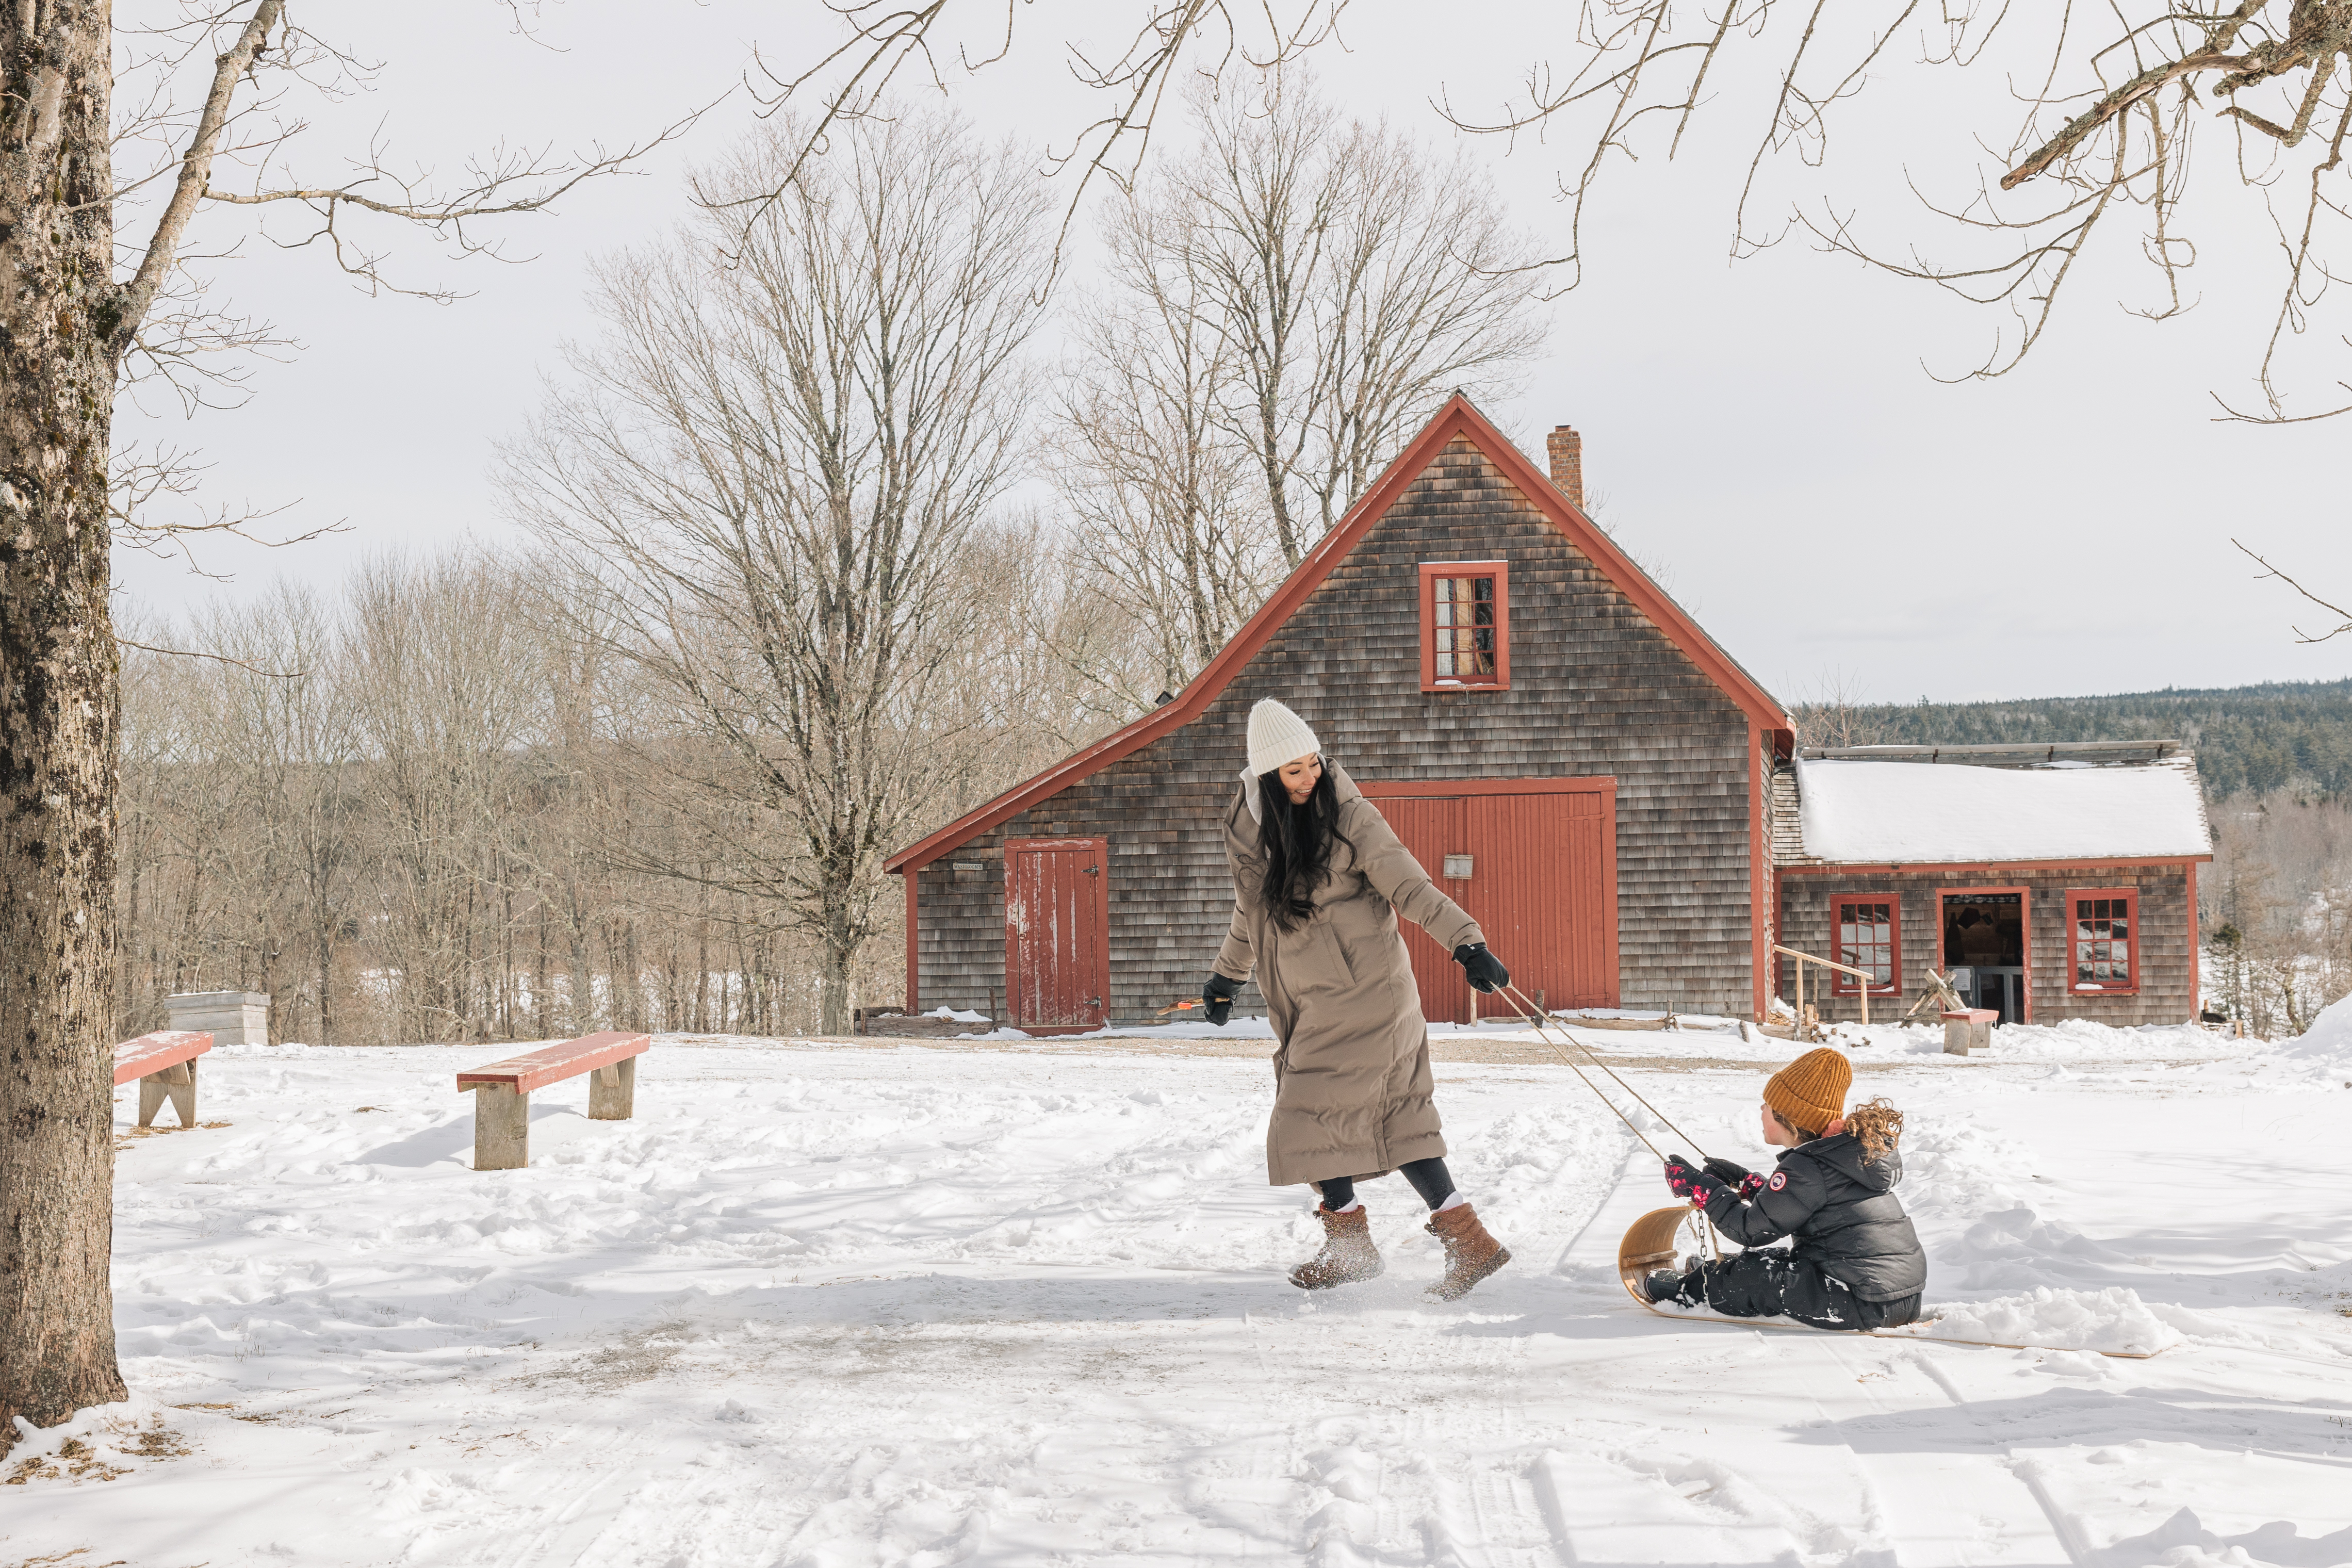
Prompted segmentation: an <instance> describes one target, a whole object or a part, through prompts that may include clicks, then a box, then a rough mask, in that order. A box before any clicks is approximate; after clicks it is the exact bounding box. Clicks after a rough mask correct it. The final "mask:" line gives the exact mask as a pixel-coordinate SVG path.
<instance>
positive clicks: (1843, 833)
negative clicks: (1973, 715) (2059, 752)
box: [1797, 762, 2213, 864]
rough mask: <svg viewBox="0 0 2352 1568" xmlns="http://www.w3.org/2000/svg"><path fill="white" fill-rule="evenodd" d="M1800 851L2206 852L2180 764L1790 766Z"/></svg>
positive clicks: (2199, 814) (1877, 854)
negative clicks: (1799, 800) (1798, 800)
mask: <svg viewBox="0 0 2352 1568" xmlns="http://www.w3.org/2000/svg"><path fill="white" fill-rule="evenodd" d="M1797 787H1798V790H1799V792H1800V793H1801V795H1802V796H1803V808H1802V812H1801V818H1800V821H1801V826H1802V829H1803V833H1804V839H1805V853H1806V854H1808V855H1814V856H1818V857H1820V858H1822V859H1824V860H1851V861H1890V862H1895V863H1898V864H1899V863H1906V862H1911V861H1922V860H1925V861H1950V860H2043V859H2048V860H2071V859H2076V858H2086V857H2090V856H2095V855H2131V856H2159V855H2203V854H2206V853H2208V852H2209V851H2210V850H2211V848H2212V847H2213V846H2212V842H2211V839H2210V836H2209V835H2208V834H2207V832H2206V829H2205V813H2204V810H2203V808H2202V806H2201V805H2200V802H2199V800H2198V796H2197V781H2196V779H2195V777H2194V776H2193V775H2192V774H2191V773H2189V771H2188V770H2186V769H2183V768H2172V767H2149V766H2137V767H2124V766H2117V767H2097V768H1979V767H1969V766H1967V765H1965V764H1958V765H1947V764H1943V763H1849V762H1835V763H1800V764H1799V765H1798V771H1797Z"/></svg>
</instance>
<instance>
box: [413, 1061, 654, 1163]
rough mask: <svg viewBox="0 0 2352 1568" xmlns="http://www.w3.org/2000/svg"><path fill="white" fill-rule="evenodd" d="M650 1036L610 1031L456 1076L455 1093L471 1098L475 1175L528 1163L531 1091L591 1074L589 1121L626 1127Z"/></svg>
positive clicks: (634, 1108)
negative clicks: (470, 1094) (640, 1059)
mask: <svg viewBox="0 0 2352 1568" xmlns="http://www.w3.org/2000/svg"><path fill="white" fill-rule="evenodd" d="M653 1043H654V1042H653V1037H652V1036H650V1035H632V1034H627V1033H625V1032H623V1031H621V1030H617V1029H608V1030H606V1031H605V1032H604V1033H603V1034H601V1035H583V1036H581V1037H580V1038H578V1039H576V1040H564V1041H562V1042H561V1043H560V1044H557V1045H552V1046H541V1047H540V1048H539V1049H537V1050H535V1051H530V1052H527V1053H525V1054H524V1055H522V1056H519V1057H509V1058H507V1059H506V1060H505V1061H502V1062H492V1063H491V1064H490V1065H489V1066H488V1067H486V1068H475V1069H474V1070H473V1071H472V1072H461V1073H459V1074H458V1075H457V1092H458V1093H460V1094H465V1093H467V1092H470V1093H472V1095H473V1097H474V1169H476V1170H477V1171H520V1170H521V1169H522V1168H523V1167H524V1166H525V1165H528V1164H530V1091H531V1090H532V1089H544V1088H545V1087H546V1086H547V1085H549V1084H551V1083H561V1082H562V1081H563V1080H564V1079H567V1078H577V1077H578V1076H579V1075H580V1074H582V1073H583V1072H584V1073H587V1074H590V1075H591V1076H590V1078H589V1079H588V1115H589V1117H590V1119H591V1120H593V1121H627V1120H629V1118H630V1116H631V1115H632V1114H633V1113H634V1112H635V1110H636V1104H637V1058H638V1057H639V1056H640V1055H641V1054H643V1053H644V1051H645V1048H646V1047H647V1046H650V1045H652V1044H653Z"/></svg>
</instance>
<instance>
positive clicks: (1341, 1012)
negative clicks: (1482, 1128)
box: [1201, 699, 1511, 1301]
mask: <svg viewBox="0 0 2352 1568" xmlns="http://www.w3.org/2000/svg"><path fill="white" fill-rule="evenodd" d="M1321 752H1322V747H1321V745H1320V743H1319V742H1318V741H1317V740H1316V739H1315V731H1312V730H1310V729H1308V728H1307V721H1305V720H1303V719H1301V718H1300V717H1299V716H1298V715H1297V714H1296V713H1293V712H1292V711H1291V710H1289V709H1287V708H1286V707H1284V706H1283V705H1282V704H1281V703H1279V702H1276V701H1274V700H1271V699H1269V700H1266V701H1264V702H1260V703H1259V704H1258V705H1257V706H1256V707H1255V708H1253V709H1251V710H1250V720H1249V767H1248V768H1247V769H1246V770H1244V773H1243V774H1242V785H1241V790H1240V792H1239V794H1238V795H1236V797H1235V799H1234V804H1233V806H1232V808H1231V809H1230V810H1228V811H1227V812H1226V813H1225V858H1226V859H1227V861H1228V862H1229V863H1230V864H1231V865H1232V867H1233V873H1234V922H1233V929H1232V931H1230V933H1229V934H1227V936H1226V937H1225V944H1224V947H1223V950H1222V951H1221V952H1218V954H1217V966H1216V968H1215V970H1214V971H1213V973H1211V974H1210V976H1209V979H1208V983H1207V984H1205V985H1204V986H1202V992H1201V996H1202V1001H1204V1002H1205V1003H1207V1004H1208V1016H1209V1021H1210V1022H1211V1023H1213V1024H1220V1025H1222V1024H1223V1022H1224V1021H1225V1020H1226V1018H1227V1017H1229V1016H1232V1013H1233V1003H1234V995H1235V994H1237V993H1239V992H1240V990H1241V988H1242V986H1243V985H1244V984H1246V983H1247V982H1248V980H1249V977H1250V971H1251V969H1252V968H1253V966H1255V969H1256V971H1257V983H1258V989H1259V990H1260V991H1262V992H1263V993H1265V1001H1266V1011H1267V1013H1268V1015H1269V1016H1271V1017H1272V1019H1273V1022H1274V1032H1275V1035H1276V1037H1277V1038H1278V1039H1280V1040H1281V1042H1282V1045H1281V1048H1280V1049H1278V1050H1276V1052H1275V1054H1274V1084H1275V1089H1274V1116H1273V1119H1272V1120H1271V1121H1269V1122H1268V1123H1267V1125H1266V1132H1265V1164H1266V1180H1267V1181H1268V1182H1269V1183H1271V1184H1273V1185H1275V1186H1277V1187H1281V1186H1289V1185H1292V1184H1297V1183H1302V1182H1303V1183H1306V1184H1309V1185H1312V1186H1313V1187H1315V1188H1316V1190H1317V1192H1318V1194H1319V1195H1320V1198H1321V1201H1320V1202H1319V1203H1318V1204H1317V1205H1316V1208H1315V1215H1316V1217H1317V1218H1318V1219H1319V1220H1321V1221H1322V1222H1323V1250H1322V1251H1320V1252H1318V1254H1316V1256H1315V1257H1313V1258H1310V1259H1308V1260H1307V1262H1305V1263H1302V1264H1300V1265H1299V1266H1298V1267H1297V1268H1294V1269H1292V1270H1291V1272H1290V1282H1291V1283H1292V1284H1294V1285H1296V1286H1297V1287H1299V1288H1300V1289H1305V1290H1322V1289H1329V1288H1330V1287H1332V1286H1334V1285H1345V1284H1349V1283H1350V1282H1352V1281H1355V1280H1359V1279H1370V1278H1372V1277H1373V1276H1374V1275H1376V1274H1378V1273H1379V1272H1380V1271H1381V1255H1380V1250H1379V1249H1378V1248H1377V1247H1374V1246H1373V1245H1372V1235H1371V1226H1370V1220H1369V1218H1368V1216H1367V1215H1365V1213H1364V1205H1362V1204H1361V1203H1360V1202H1358V1201H1357V1198H1356V1183H1358V1182H1360V1181H1369V1180H1370V1179H1371V1178H1372V1177H1374V1176H1384V1175H1386V1174H1388V1173H1389V1172H1391V1171H1402V1172H1403V1173H1404V1177H1405V1180H1407V1181H1409V1182H1411V1183H1412V1186H1413V1190H1414V1191H1415V1192H1417V1193H1419V1194H1421V1197H1422V1201H1423V1202H1424V1203H1426V1204H1427V1205H1429V1208H1430V1221H1429V1225H1428V1226H1427V1227H1426V1228H1427V1229H1428V1231H1429V1233H1430V1234H1431V1235H1432V1236H1434V1237H1437V1238H1438V1240H1439V1241H1441V1242H1443V1243H1444V1247H1445V1277H1444V1279H1441V1280H1440V1281H1439V1282H1438V1283H1437V1284H1436V1285H1434V1286H1433V1287H1432V1288H1431V1289H1430V1294H1431V1295H1433V1296H1435V1297H1437V1298H1439V1299H1440V1300H1447V1301H1451V1300H1454V1299H1456V1298H1457V1297H1460V1296H1463V1295H1465V1294H1467V1293H1468V1292H1469V1289H1470V1288H1471V1287H1472V1286H1474V1285H1475V1284H1477V1283H1478V1281H1479V1280H1481V1279H1485V1278H1486V1276H1487V1275H1489V1274H1492V1273H1493V1272H1495V1270H1496V1269H1497V1268H1501V1267H1502V1266H1503V1265H1504V1264H1506V1263H1508V1262H1509V1261H1510V1260H1511V1255H1510V1254H1509V1253H1508V1252H1506V1251H1505V1250H1504V1249H1503V1247H1502V1244H1501V1243H1499V1242H1497V1241H1496V1239H1495V1238H1494V1237H1491V1236H1489V1235H1487V1234H1486V1226H1482V1225H1480V1224H1479V1223H1478V1216H1477V1214H1476V1212H1475V1210H1473V1209H1472V1208H1471V1206H1470V1205H1469V1204H1468V1203H1467V1202H1466V1201H1465V1200H1464V1198H1463V1197H1462V1194H1459V1193H1457V1192H1455V1191H1454V1178H1453V1177H1452V1176H1451V1175H1449V1174H1448V1173H1446V1169H1445V1140H1444V1137H1443V1136H1441V1135H1440V1134H1439V1132H1438V1127H1437V1107H1436V1105H1435V1103H1434V1102H1433V1098H1432V1096H1433V1093H1434V1086H1433V1084H1432V1082H1431V1080H1430V1075H1429V1026H1428V1025H1427V1024H1426V1023H1424V1022H1423V1019H1422V1016H1421V992H1420V990H1419V988H1418V987H1417V986H1416V985H1415V984H1413V978H1412V961H1411V959H1410V958H1408V957H1407V955H1406V953H1405V946H1404V936H1403V933H1402V932H1401V931H1398V930H1397V919H1396V918H1397V916H1398V914H1400V913H1402V914H1403V915H1404V916H1405V918H1406V919H1408V920H1411V921H1415V922H1417V923H1418V924H1419V925H1420V926H1421V928H1422V929H1423V931H1427V932H1429V934H1430V935H1431V936H1433V937H1434V938H1436V939H1437V942H1438V945H1439V946H1440V947H1443V948H1444V949H1445V950H1447V951H1448V952H1452V953H1453V954H1454V961H1455V962H1456V963H1460V964H1461V965H1462V967H1463V970H1464V972H1465V973H1466V974H1467V975H1468V977H1469V981H1470V984H1472V985H1473V986H1474V987H1475V988H1476V989H1478V990H1480V991H1496V990H1500V989H1501V988H1502V987H1503V986H1505V985H1507V984H1510V980H1511V976H1510V973H1509V972H1508V971H1507V970H1506V969H1504V967H1503V966H1502V964H1501V963H1499V962H1497V961H1496V958H1495V955H1494V954H1493V953H1491V952H1487V951H1486V936H1485V934H1484V933H1483V932H1481V931H1479V930H1478V924H1477V922H1476V921H1473V920H1472V919H1471V918H1470V917H1469V916H1468V915H1466V914H1464V913H1463V912H1462V910H1461V907H1460V906H1459V905H1457V904H1455V903H1454V900H1451V899H1449V898H1447V897H1446V896H1445V895H1444V894H1443V893H1441V892H1439V891H1438V890H1437V889H1436V887H1435V886H1434V885H1433V884H1432V883H1431V881H1430V879H1429V874H1428V873H1427V872H1425V871H1423V869H1422V868H1421V867H1420V865H1419V864H1418V863H1417V862H1416V861H1415V860H1414V859H1413V858H1412V854H1411V853H1410V852H1409V851H1407V850H1406V848H1405V847H1404V846H1403V845H1402V844H1401V843H1399V842H1398V840H1397V836H1396V835H1395V834H1394V833H1393V832H1391V830H1390V828H1389V825H1388V823H1387V822H1386V821H1385V820H1383V819H1382V817H1381V814H1380V812H1379V811H1378V810H1377V809H1376V808H1374V806H1373V805H1372V803H1371V802H1370V801H1368V800H1366V799H1365V798H1364V797H1363V795H1361V794H1360V792H1359V791H1358V790H1357V788H1356V786H1355V784H1353V783H1352V782H1350V781H1349V777H1348V775H1347V774H1346V773H1342V772H1340V771H1339V769H1338V768H1337V767H1335V766H1332V765H1330V764H1329V763H1326V762H1325V761H1324V760H1323V757H1322V754H1321Z"/></svg>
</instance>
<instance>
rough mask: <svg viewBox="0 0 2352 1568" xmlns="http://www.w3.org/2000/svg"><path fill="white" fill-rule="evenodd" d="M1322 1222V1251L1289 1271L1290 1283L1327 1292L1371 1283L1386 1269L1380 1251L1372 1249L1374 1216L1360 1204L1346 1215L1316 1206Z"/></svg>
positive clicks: (1316, 1213) (1306, 1288)
mask: <svg viewBox="0 0 2352 1568" xmlns="http://www.w3.org/2000/svg"><path fill="white" fill-rule="evenodd" d="M1315 1217H1316V1218H1317V1219H1319V1220H1321V1221H1322V1222H1323V1250H1322V1251H1320V1252H1318V1253H1317V1254H1316V1255H1315V1256H1314V1257H1312V1258H1308V1259H1307V1261H1306V1262H1304V1263H1302V1264H1300V1265H1299V1266H1298V1267H1297V1268H1294V1269H1292V1270H1291V1271H1290V1282H1291V1283H1292V1284H1293V1285H1296V1286H1297V1287H1298V1288H1299V1289H1301V1290H1328V1289H1331V1287H1332V1286H1334V1285H1353V1284H1355V1283H1356V1282H1357V1281H1358V1280H1360V1279H1372V1278H1373V1277H1374V1276H1376V1275H1378V1274H1379V1273H1380V1271H1381V1268H1382V1267H1383V1265H1382V1264H1381V1249H1380V1248H1379V1247H1374V1246H1373V1245H1372V1216H1371V1215H1370V1214H1368V1213H1366V1212H1365V1209H1364V1205H1361V1204H1358V1205H1356V1206H1355V1207H1354V1208H1351V1209H1349V1211H1348V1212H1347V1213H1346V1214H1333V1213H1332V1212H1331V1211H1330V1210H1329V1209H1327V1208H1325V1207H1324V1206H1323V1205H1320V1204H1318V1205H1315Z"/></svg>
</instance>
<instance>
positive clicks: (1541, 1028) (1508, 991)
mask: <svg viewBox="0 0 2352 1568" xmlns="http://www.w3.org/2000/svg"><path fill="white" fill-rule="evenodd" d="M1503 994H1504V996H1505V997H1506V998H1507V999H1508V1000H1509V1001H1510V1004H1511V1010H1512V1011H1513V1012H1515V1013H1517V1014H1518V1016H1520V1017H1522V1018H1524V1019H1526V1020H1527V1021H1528V1023H1529V1024H1531V1025H1533V1026H1535V1031H1536V1036H1537V1037H1538V1038H1539V1039H1540V1040H1542V1041H1543V1043H1544V1044H1545V1045H1547V1046H1551V1048H1552V1054H1553V1055H1555V1056H1557V1057H1559V1059H1560V1060H1562V1061H1564V1062H1568V1065H1569V1068H1570V1071H1572V1072H1574V1073H1575V1074H1576V1076H1577V1077H1579V1078H1580V1079H1584V1083H1585V1087H1586V1088H1588V1089H1591V1090H1592V1092H1593V1093H1594V1094H1596V1095H1600V1096H1601V1104H1603V1105H1606V1106H1608V1107H1609V1109H1610V1110H1616V1111H1617V1120H1618V1121H1622V1122H1624V1123H1625V1126H1626V1128H1627V1130H1628V1131H1631V1132H1632V1133H1633V1136H1634V1137H1636V1138H1642V1130H1641V1129H1640V1128H1638V1127H1635V1126H1634V1125H1633V1121H1632V1120H1631V1119H1630V1118H1628V1117H1627V1116H1626V1114H1625V1113H1624V1112H1623V1111H1622V1110H1617V1106H1616V1103H1615V1102H1614V1101H1612V1100H1611V1099H1610V1098H1609V1097H1608V1096H1607V1095H1605V1094H1601V1089H1600V1087H1599V1086H1598V1085H1596V1084H1594V1083H1593V1081H1592V1080H1591V1079H1589V1078H1584V1072H1583V1069H1582V1068H1579V1067H1577V1065H1576V1064H1575V1063H1574V1062H1572V1061H1569V1058H1568V1053H1567V1052H1565V1051H1563V1050H1561V1049H1560V1048H1559V1047H1558V1046H1556V1045H1553V1044H1552V1038H1551V1036H1550V1035H1549V1034H1547V1033H1546V1032H1545V1026H1546V1024H1547V1022H1548V1020H1546V1019H1544V1018H1542V1017H1540V1016H1538V1015H1536V1014H1533V1013H1529V1012H1528V1010H1527V1009H1528V1007H1529V1006H1532V1005H1533V1004H1532V1003H1529V1002H1528V998H1527V995H1526V994H1525V993H1523V992H1522V991H1520V989H1519V988H1518V987H1517V986H1516V985H1511V984H1506V985H1505V986H1504V987H1503ZM1560 1033H1561V1034H1563V1035H1566V1036H1568V1040H1569V1043H1570V1045H1572V1046H1574V1047H1576V1048H1577V1049H1578V1050H1580V1051H1582V1052H1583V1053H1584V1056H1585V1059H1586V1060H1588V1061H1590V1062H1591V1064H1592V1065H1593V1066H1594V1067H1597V1068H1600V1069H1601V1071H1602V1072H1605V1073H1607V1074H1608V1075H1609V1080H1610V1081H1611V1082H1612V1083H1613V1084H1615V1085H1616V1086H1617V1087H1618V1088H1619V1089H1623V1090H1624V1091H1625V1092H1626V1093H1627V1094H1630V1095H1632V1096H1633V1102H1634V1103H1635V1104H1636V1105H1639V1106H1640V1107H1641V1108H1642V1109H1643V1110H1646V1111H1648V1112H1649V1113H1650V1114H1651V1115H1653V1116H1654V1117H1656V1118H1657V1119H1658V1123H1659V1125H1660V1126H1662V1127H1664V1129H1665V1130H1666V1131H1669V1132H1671V1133H1673V1134H1674V1135H1675V1137H1677V1138H1679V1139H1681V1140H1682V1141H1683V1142H1685V1143H1687V1144H1689V1145H1690V1147H1691V1152H1693V1153H1695V1154H1696V1155H1697V1156H1698V1157H1699V1158H1700V1159H1702V1160H1704V1159H1706V1150H1704V1149H1702V1148H1700V1147H1699V1145H1698V1140H1697V1139H1696V1138H1693V1137H1692V1136H1691V1135H1690V1134H1689V1133H1687V1132H1685V1131H1683V1130H1682V1129H1681V1128H1679V1127H1677V1126H1675V1124H1674V1123H1673V1122H1672V1121H1668V1120H1667V1119H1666V1114H1665V1112H1664V1111H1662V1110H1659V1109H1658V1108H1657V1107H1656V1106H1654V1105H1652V1104H1651V1103H1650V1102H1649V1101H1648V1100H1643V1098H1642V1091H1641V1090H1639V1089H1635V1088H1634V1087H1633V1085H1632V1084H1630V1083H1627V1082H1626V1081H1625V1080H1624V1079H1622V1078H1619V1077H1618V1076H1617V1074H1616V1072H1615V1070H1614V1069H1613V1068H1611V1067H1610V1066H1609V1064H1608V1063H1607V1062H1604V1061H1602V1060H1601V1058H1600V1057H1599V1056H1598V1055H1597V1054H1595V1053H1594V1051H1593V1049H1592V1047H1591V1046H1588V1045H1586V1044H1585V1043H1584V1042H1583V1041H1582V1040H1580V1039H1578V1038H1577V1037H1576V1036H1575V1035H1574V1034H1573V1033H1572V1032H1570V1030H1568V1029H1567V1028H1565V1027H1563V1028H1562V1029H1561V1030H1560ZM1642 1146H1643V1148H1645V1149H1647V1150H1648V1151H1649V1152H1651V1153H1653V1154H1657V1155H1658V1158H1659V1159H1660V1160H1664V1158H1665V1156H1664V1154H1658V1146H1657V1145H1656V1144H1654V1143H1653V1142H1650V1141H1649V1140H1648V1139H1647V1138H1642Z"/></svg>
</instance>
